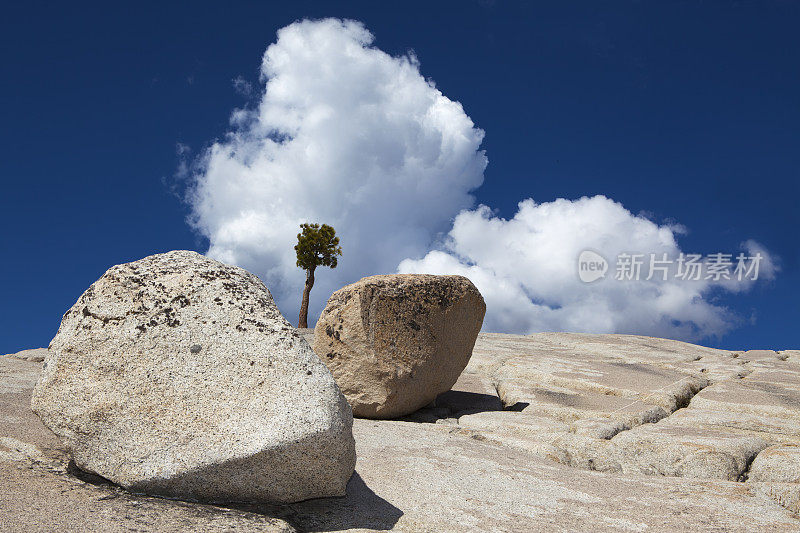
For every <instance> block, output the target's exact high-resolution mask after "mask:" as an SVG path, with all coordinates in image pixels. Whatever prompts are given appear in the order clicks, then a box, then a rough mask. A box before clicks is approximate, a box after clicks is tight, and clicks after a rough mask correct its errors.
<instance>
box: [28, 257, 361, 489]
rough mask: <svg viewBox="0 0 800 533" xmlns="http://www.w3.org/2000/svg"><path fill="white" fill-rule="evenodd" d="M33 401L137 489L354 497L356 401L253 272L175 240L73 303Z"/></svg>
mask: <svg viewBox="0 0 800 533" xmlns="http://www.w3.org/2000/svg"><path fill="white" fill-rule="evenodd" d="M32 407H33V410H34V411H35V412H36V414H38V415H39V417H40V418H41V420H42V421H43V422H44V424H45V425H46V426H47V427H49V428H50V429H51V430H52V431H53V432H54V433H55V434H56V435H58V436H59V437H60V438H61V439H62V441H63V442H64V444H65V445H66V447H67V448H68V450H69V451H70V453H71V455H72V458H73V460H74V461H75V463H76V464H77V466H78V467H80V468H81V469H83V470H86V471H89V472H93V473H96V474H99V475H100V476H103V477H105V478H107V479H109V480H111V481H113V482H115V483H118V484H119V485H122V486H123V487H126V488H128V489H131V490H133V491H137V492H145V493H152V494H159V495H168V496H177V497H188V498H197V499H202V500H217V501H219V500H247V501H277V502H293V501H299V500H305V499H308V498H317V497H325V496H342V495H344V494H345V485H346V483H347V481H348V479H349V478H350V476H351V474H352V472H353V469H354V466H355V447H354V446H355V444H354V441H353V435H352V413H351V410H350V407H349V406H348V404H347V402H346V400H345V398H344V396H342V394H341V392H340V391H339V389H338V387H337V386H336V383H335V382H334V379H333V377H332V376H331V373H330V372H329V371H328V369H327V368H326V367H325V365H323V364H322V363H320V361H319V359H318V358H317V357H316V355H315V354H314V352H313V351H312V350H311V348H310V346H309V345H308V343H307V342H306V341H305V340H304V339H302V338H301V337H300V336H299V335H298V334H297V333H296V332H295V330H294V328H292V327H291V326H290V325H289V323H288V322H287V321H286V320H285V319H284V318H283V316H281V314H280V312H279V311H278V308H277V307H276V306H275V303H274V301H273V299H272V296H271V295H270V292H269V290H267V288H266V287H265V286H264V284H263V283H262V282H261V281H260V280H259V279H258V278H257V277H256V276H254V275H252V274H250V273H249V272H247V271H245V270H242V269H241V268H236V267H232V266H228V265H224V264H222V263H219V262H217V261H214V260H211V259H209V258H206V257H203V256H201V255H199V254H196V253H194V252H187V251H175V252H169V253H166V254H159V255H154V256H150V257H146V258H144V259H142V260H139V261H135V262H133V263H128V264H124V265H118V266H115V267H112V268H111V269H109V270H108V271H107V272H106V273H105V274H104V275H103V276H102V277H101V278H100V279H99V280H98V281H97V282H95V283H94V284H93V285H92V286H91V287H90V288H89V289H88V290H87V291H86V292H85V293H84V294H83V295H82V296H81V297H80V298H79V299H78V302H77V303H76V304H75V305H74V306H73V307H72V308H71V309H70V310H69V311H67V313H66V314H65V315H64V318H63V320H62V322H61V327H60V328H59V330H58V334H57V335H56V336H55V338H54V339H53V341H52V342H51V344H50V349H49V350H48V352H47V356H46V360H45V363H44V370H43V373H42V375H41V378H40V380H39V382H38V383H37V385H36V388H35V390H34V393H33V398H32Z"/></svg>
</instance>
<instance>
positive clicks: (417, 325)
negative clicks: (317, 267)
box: [314, 274, 486, 418]
mask: <svg viewBox="0 0 800 533" xmlns="http://www.w3.org/2000/svg"><path fill="white" fill-rule="evenodd" d="M485 312H486V304H485V303H484V301H483V297H482V296H481V294H480V293H479V292H478V289H476V288H475V286H474V285H473V284H472V282H470V281H469V280H468V279H467V278H464V277H462V276H432V275H421V274H396V275H387V276H372V277H368V278H364V279H362V280H360V281H358V282H357V283H353V284H352V285H348V286H346V287H344V288H342V289H339V290H338V291H336V292H335V293H333V295H332V296H331V297H330V299H329V300H328V305H327V306H326V307H325V310H324V311H323V312H322V315H321V316H320V318H319V321H318V322H317V325H316V328H315V330H314V332H315V333H314V351H315V352H316V353H317V355H319V357H320V359H322V361H323V362H324V363H325V364H326V365H328V368H330V369H331V372H333V375H334V377H335V378H336V382H337V383H338V384H339V387H340V388H341V389H342V392H344V394H345V396H346V397H347V400H348V401H349V402H350V405H352V407H353V413H354V414H355V415H356V416H359V417H365V418H394V417H399V416H403V415H406V414H409V413H412V412H414V411H416V410H417V409H419V408H421V407H423V406H425V405H427V404H429V403H430V402H432V401H433V400H434V399H435V398H436V396H437V395H438V394H440V393H442V392H445V391H448V390H450V387H451V386H452V385H453V383H455V382H456V380H457V379H458V376H459V375H460V374H461V371H462V370H464V367H465V366H466V365H467V362H468V361H469V358H470V355H471V353H472V348H473V346H474V344H475V338H476V336H477V335H478V332H479V331H480V329H481V325H482V324H483V316H484V314H485Z"/></svg>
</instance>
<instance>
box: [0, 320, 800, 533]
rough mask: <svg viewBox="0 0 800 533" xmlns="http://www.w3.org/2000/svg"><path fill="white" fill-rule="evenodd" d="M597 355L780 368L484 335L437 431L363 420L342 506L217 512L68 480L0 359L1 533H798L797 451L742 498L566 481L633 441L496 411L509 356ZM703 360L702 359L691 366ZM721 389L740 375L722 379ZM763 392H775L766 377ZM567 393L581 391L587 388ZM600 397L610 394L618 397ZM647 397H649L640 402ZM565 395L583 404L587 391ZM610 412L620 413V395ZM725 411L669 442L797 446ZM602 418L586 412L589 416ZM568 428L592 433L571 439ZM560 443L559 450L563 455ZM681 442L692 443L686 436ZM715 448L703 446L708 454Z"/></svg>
mask: <svg viewBox="0 0 800 533" xmlns="http://www.w3.org/2000/svg"><path fill="white" fill-rule="evenodd" d="M589 353H593V354H594V356H595V357H596V356H601V355H602V356H603V357H608V358H612V357H614V354H617V356H619V357H622V358H624V359H627V360H629V361H634V360H638V361H639V362H640V363H641V364H643V365H645V366H647V367H649V366H651V365H652V366H653V367H661V365H662V364H663V365H665V366H672V365H673V364H674V365H677V366H679V367H680V366H683V365H684V364H687V365H689V367H690V368H694V369H695V370H697V371H698V372H699V371H701V370H702V369H703V368H706V369H710V368H712V363H713V362H714V361H717V362H716V363H714V366H716V365H717V363H718V364H719V367H718V368H721V367H727V366H728V365H729V364H730V365H736V366H741V367H742V368H741V369H740V370H743V373H747V372H750V371H751V370H752V369H753V368H754V365H756V364H758V365H766V366H770V365H772V364H773V363H772V362H770V361H769V360H767V362H764V361H763V360H762V361H761V362H757V361H754V360H750V359H749V358H748V357H744V354H741V353H739V354H738V355H737V353H731V352H716V351H713V350H707V349H705V348H700V347H693V346H691V345H686V344H683V343H674V342H672V341H661V340H659V339H649V340H646V339H644V338H628V337H624V336H588V337H587V336H583V335H580V336H578V335H567V334H559V335H542V336H539V335H533V336H529V337H522V336H510V335H503V336H499V335H491V334H481V335H480V336H479V338H478V343H477V346H476V350H475V355H474V356H473V359H472V360H471V362H470V364H469V366H468V367H467V369H466V371H465V372H464V373H463V374H462V375H461V377H460V378H459V380H458V382H457V383H456V385H455V386H454V390H453V391H451V392H448V393H446V394H443V395H441V396H439V398H437V400H436V404H435V405H436V406H435V407H432V408H426V409H423V410H421V411H419V412H418V413H415V415H422V414H423V413H428V414H431V413H432V412H436V413H439V414H443V415H445V417H444V418H442V417H439V418H438V419H437V418H435V417H432V418H434V419H435V420H436V421H437V422H439V423H437V424H421V423H413V422H406V421H387V420H363V419H358V420H355V423H354V427H353V432H354V434H355V435H356V441H357V442H356V447H357V452H358V463H357V467H356V474H355V475H353V476H352V478H351V479H350V482H349V484H348V488H347V496H346V497H344V498H323V499H314V500H308V501H304V502H299V503H294V504H282V505H267V504H258V505H252V504H248V505H235V506H229V507H219V506H214V505H200V504H196V503H186V502H181V501H174V500H166V499H161V498H149V497H145V496H139V495H135V494H130V493H127V492H124V491H122V490H120V489H118V488H117V487H116V486H114V485H110V484H104V483H97V481H96V480H95V481H94V482H92V480H87V479H86V478H84V477H76V476H75V475H74V474H72V473H70V471H69V469H67V468H66V466H67V460H68V454H67V451H66V450H65V449H64V448H63V446H62V445H61V443H60V442H59V441H58V440H57V439H56V438H55V436H54V435H53V434H52V433H50V432H49V431H48V430H47V429H46V428H45V427H44V426H43V425H42V424H41V422H40V421H39V419H38V418H37V417H36V416H35V415H34V414H33V413H32V412H31V411H30V409H29V407H28V406H29V403H30V395H31V388H32V387H33V385H34V383H35V382H36V377H37V375H38V373H39V371H40V369H41V367H42V365H41V363H33V362H29V361H24V360H20V359H15V358H11V357H4V356H0V478H2V480H3V482H2V483H0V531H3V532H6V531H8V532H28V531H78V530H80V531H92V532H94V531H97V532H108V531H133V530H136V531H141V532H145V531H147V532H150V531H152V532H157V531H247V532H251V531H252V532H255V531H294V530H295V528H296V529H297V530H300V531H353V532H362V531H383V530H392V531H414V532H417V531H437V532H467V531H476V530H480V531H497V532H506V531H508V532H517V531H525V532H528V531H530V532H538V531H542V532H547V531H592V532H598V533H599V532H606V531H610V532H619V531H687V532H688V531H691V532H698V531H702V532H721V531H725V532H728V531H736V532H750V531H759V532H761V531H774V532H780V533H785V532H789V531H800V520H798V518H797V516H798V515H797V513H798V512H800V484H798V483H793V482H789V481H782V482H778V481H775V480H778V479H794V478H791V477H783V475H784V474H783V473H781V472H782V471H786V472H787V473H790V472H791V471H790V469H791V468H793V466H792V465H790V464H789V463H790V462H793V461H794V459H793V458H792V457H794V450H792V449H791V448H789V447H787V448H782V449H779V448H775V449H774V450H775V453H773V452H770V448H768V449H766V450H764V451H763V452H761V453H760V454H759V456H757V457H756V460H755V461H754V462H753V465H752V467H751V469H750V479H749V480H748V481H747V482H746V483H745V482H741V481H726V480H723V479H695V478H693V477H689V476H688V475H684V476H683V477H671V476H662V475H642V473H635V472H631V473H625V472H622V471H612V470H609V471H606V472H596V471H595V472H592V471H589V470H586V469H583V468H571V467H569V466H567V464H568V463H569V457H568V453H567V452H568V450H567V447H566V445H567V444H570V443H567V441H566V440H564V439H566V438H567V437H568V436H570V435H571V436H572V437H573V438H574V439H577V440H574V441H573V442H572V443H571V444H574V445H577V444H578V443H579V442H588V441H589V440H591V441H596V442H601V443H605V444H606V445H607V446H609V447H610V446H613V444H611V442H610V439H608V438H596V437H590V436H589V435H590V434H594V433H595V432H596V433H597V434H599V433H600V431H599V429H601V428H602V427H603V426H604V425H605V426H606V427H607V428H612V429H614V428H615V427H616V429H617V430H618V432H619V434H620V435H624V434H625V433H627V432H629V431H632V430H631V429H623V428H621V427H620V426H615V424H617V422H614V420H613V419H611V418H602V419H598V421H596V422H595V421H592V420H591V419H589V418H580V416H581V414H582V413H584V411H583V410H582V409H577V410H576V411H575V412H574V414H576V415H577V416H578V417H579V418H576V419H575V420H574V421H573V422H569V421H559V420H556V419H554V418H551V417H548V416H542V415H537V414H536V413H531V412H530V411H528V412H526V411H524V409H523V410H522V411H497V410H494V409H500V408H501V407H502V406H501V405H498V402H499V401H500V399H499V397H498V396H497V393H496V392H495V390H494V386H493V385H492V381H493V380H494V379H495V378H493V377H492V376H493V375H494V370H497V369H499V368H501V367H503V366H505V363H504V360H505V359H506V358H508V357H509V356H511V355H515V354H516V355H518V356H523V357H528V358H530V359H532V360H533V359H543V358H548V357H550V358H551V361H553V360H554V359H570V360H581V359H586V358H588V357H589V355H588V354H589ZM734 355H737V357H734ZM697 356H700V357H701V359H700V360H698V361H694V359H695V358H696V357H697ZM644 361H649V362H647V363H645V362H644ZM737 361H738V362H737ZM745 361H747V362H745ZM552 364H555V362H553V363H552ZM695 365H699V366H695ZM587 368H588V367H587ZM506 370H507V369H506ZM728 370H733V369H730V368H729V369H728ZM524 371H525V370H522V372H524ZM701 373H702V374H703V375H705V374H706V373H707V372H701ZM725 374H730V372H727V373H726V372H719V373H718V375H725ZM639 375H640V374H639ZM751 375H752V374H751ZM517 377H518V378H521V375H518V376H517ZM562 377H564V376H562ZM583 377H584V378H585V379H586V383H587V384H590V383H598V381H597V379H599V378H600V377H601V376H599V375H597V374H595V373H593V372H587V374H586V375H585V376H583ZM737 379H738V378H737ZM742 379H746V378H742ZM762 379H763V382H764V383H767V382H768V381H767V380H768V379H770V378H769V377H768V376H766V375H764V376H762ZM571 385H572V386H574V387H579V386H580V385H579V384H577V381H575V382H573V383H572V384H571ZM606 385H607V386H609V388H610V389H609V390H610V391H614V390H616V389H615V387H614V384H613V383H608V382H607V383H606ZM651 386H652V385H651ZM713 387H714V385H711V386H707V387H706V389H709V388H713ZM564 388H569V387H564ZM645 388H646V386H645V385H644V384H642V385H641V386H640V387H639V390H643V389H645ZM762 388H763V387H762ZM569 390H573V391H575V394H577V395H580V394H581V391H583V390H586V389H579V390H576V389H571V388H570V389H569ZM631 390H632V389H631ZM702 392H703V391H701V393H702ZM648 394H649V393H648ZM648 394H644V395H642V396H641V397H640V399H641V400H645V399H646V398H647V396H648ZM608 397H609V398H610V399H611V400H612V401H613V398H615V395H614V394H609V396H608ZM570 398H572V397H570V396H568V397H565V398H564V400H569V399H570ZM527 399H528V400H532V399H534V398H532V397H531V396H528V397H527ZM544 399H547V398H544ZM544 399H543V400H544ZM549 399H550V400H551V401H552V400H553V398H552V397H550V398H549ZM573 399H574V398H573ZM729 399H730V400H731V401H730V402H729V404H728V405H726V406H725V408H726V409H725V411H726V412H727V413H729V414H728V415H726V416H725V417H723V416H722V414H723V411H714V412H715V413H718V414H719V416H718V415H717V414H712V412H710V411H709V412H706V413H705V414H704V415H702V416H700V415H693V416H692V417H691V418H686V419H684V420H683V421H682V422H681V423H676V424H675V426H674V427H679V426H682V425H683V427H687V428H691V427H698V428H701V429H702V427H703V426H704V425H705V424H708V425H709V426H711V427H714V428H716V429H718V430H720V431H722V430H724V428H726V427H728V428H729V429H730V430H731V433H737V432H741V433H739V434H740V435H751V434H753V433H754V432H757V431H760V430H764V431H763V433H765V434H766V435H768V437H767V440H773V439H776V438H778V437H779V436H780V435H782V433H781V432H786V431H788V432H791V431H793V430H792V429H791V428H792V424H793V422H792V421H791V420H788V419H785V420H786V423H785V425H781V419H767V420H766V422H765V423H764V425H763V426H758V425H756V424H758V420H759V419H758V417H757V416H753V418H749V417H750V416H751V415H745V414H743V411H742V410H744V409H749V408H750V406H749V405H747V404H746V403H739V402H746V401H747V397H746V396H745V395H740V396H737V397H731V398H729ZM631 401H633V400H631ZM684 402H685V399H684ZM691 403H692V402H690V406H689V407H684V408H680V409H678V410H677V411H675V412H674V413H672V414H669V415H667V417H666V419H662V421H659V422H657V423H645V424H644V425H641V426H637V427H650V428H652V429H653V430H658V428H659V426H660V425H661V424H662V423H665V422H668V421H669V420H670V419H671V418H675V417H679V416H681V413H689V412H692V411H704V409H695V408H694V407H692V406H691ZM775 403H777V402H775ZM530 405H532V404H529V405H528V406H527V407H530ZM681 405H682V404H681ZM762 405H763V404H762ZM506 407H514V408H515V409H520V408H522V407H523V406H522V404H515V405H509V406H506ZM596 412H597V409H594V410H586V411H585V416H594V413H596ZM632 412H635V410H632ZM582 421H584V422H582ZM734 423H735V424H734ZM732 424H733V425H732ZM736 424H738V425H736ZM470 428H474V429H470ZM573 428H575V429H576V430H577V429H580V430H581V431H582V433H581V434H580V435H579V434H578V433H573V432H572V430H573ZM634 429H635V428H634ZM554 435H556V436H557V435H560V436H561V437H560V438H561V439H562V440H558V439H554V440H553V436H554ZM687 436H689V432H688V430H687V433H686V434H685V435H683V436H681V435H677V437H678V438H680V439H683V438H685V437H687ZM606 437H608V434H607V433H606ZM668 438H671V437H668ZM580 439H583V440H580ZM549 442H554V444H549ZM715 446H716V444H714V443H709V444H708V446H707V449H709V450H713V449H714V447H715ZM776 446H777V445H776ZM698 448H702V446H700V447H698ZM767 452H770V453H767ZM549 453H553V454H554V455H549ZM762 454H766V455H764V456H763V458H762V459H763V460H764V469H763V472H764V474H765V477H764V478H763V479H767V480H772V481H754V480H753V477H754V476H755V475H756V471H757V470H758V469H760V468H761V467H759V466H758V465H759V462H760V460H759V457H761V455H762ZM780 455H782V456H784V457H786V458H789V460H781V459H779V458H778V457H779V456H780ZM561 459H563V460H561ZM559 463H561V464H559ZM780 463H784V464H785V465H786V468H783V466H780ZM587 466H588V465H587ZM775 467H778V468H777V469H776V468H775ZM653 473H655V472H653Z"/></svg>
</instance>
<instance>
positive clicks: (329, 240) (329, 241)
mask: <svg viewBox="0 0 800 533" xmlns="http://www.w3.org/2000/svg"><path fill="white" fill-rule="evenodd" d="M300 228H301V229H302V230H303V231H302V232H301V233H298V234H297V244H296V245H295V247H294V251H295V252H296V253H297V266H299V267H300V268H302V269H303V270H305V271H306V283H305V287H303V301H302V303H301V304H300V319H299V321H298V324H297V327H300V328H307V327H308V296H309V294H310V293H311V288H312V287H313V286H314V271H315V270H316V268H317V267H318V266H326V267H330V268H336V265H337V263H338V260H337V256H339V255H342V247H341V246H339V237H337V236H336V230H335V229H333V227H331V226H329V225H327V224H322V225H321V226H320V225H319V224H300Z"/></svg>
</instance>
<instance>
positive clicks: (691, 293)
mask: <svg viewBox="0 0 800 533" xmlns="http://www.w3.org/2000/svg"><path fill="white" fill-rule="evenodd" d="M684 231H685V229H684V228H682V227H681V226H673V225H659V224H656V223H654V222H652V221H651V220H649V219H647V218H644V217H642V216H635V215H633V214H632V213H631V212H629V211H628V210H627V209H625V208H624V207H623V206H622V205H621V204H619V203H617V202H614V201H613V200H611V199H609V198H606V197H604V196H595V197H592V198H580V199H578V200H574V201H571V200H565V199H558V200H555V201H553V202H547V203H541V204H537V203H536V202H534V201H533V200H531V199H528V200H525V201H523V202H520V204H519V210H518V211H517V213H516V214H515V215H514V217H513V218H511V219H510V220H505V219H502V218H499V217H497V216H494V215H493V213H492V211H491V210H490V209H489V208H488V207H486V206H483V205H481V206H479V207H478V208H477V209H474V210H465V211H463V212H461V213H460V214H459V215H458V216H457V217H456V219H455V223H454V224H453V228H452V230H451V231H450V233H449V234H448V238H447V239H446V243H445V246H444V247H443V249H442V250H434V251H431V252H429V253H428V254H426V255H425V256H424V257H423V258H422V259H419V260H414V259H406V260H405V261H403V262H401V264H400V266H399V269H398V270H399V271H400V272H406V273H410V272H415V273H430V274H440V273H454V274H462V275H464V276H467V277H469V278H470V279H471V280H472V281H473V282H474V283H475V285H476V286H477V287H478V289H479V290H480V291H481V293H482V294H483V295H484V298H485V299H486V304H487V316H486V320H485V322H484V329H486V330H489V331H503V332H516V333H531V332H537V331H576V332H591V333H638V334H648V335H655V336H662V337H673V338H680V339H689V340H696V339H701V338H706V337H710V336H721V335H723V334H724V333H725V332H726V331H728V330H730V329H731V328H732V327H734V326H735V325H736V324H737V322H738V318H737V317H735V316H734V315H732V314H731V313H730V312H729V311H728V310H727V309H725V308H724V307H721V306H718V305H715V304H713V303H711V302H710V301H709V298H708V297H709V296H710V295H711V294H712V293H713V291H715V290H720V291H722V290H728V291H734V292H738V291H743V290H747V289H749V288H750V287H751V286H752V284H753V283H754V281H753V280H752V277H753V273H751V274H750V275H749V276H742V281H739V280H738V279H736V277H735V276H733V272H734V271H735V267H736V255H737V254H733V255H734V257H732V258H730V259H731V262H732V263H733V265H732V266H730V267H728V268H727V269H725V270H727V271H728V272H730V274H729V275H730V277H732V278H733V279H730V280H727V279H725V278H720V279H719V280H715V279H713V277H712V278H711V279H706V276H708V275H709V270H708V268H707V267H704V268H703V270H702V274H701V276H700V278H701V279H700V280H696V281H694V280H686V279H683V278H682V277H676V274H678V270H677V269H678V259H679V258H680V254H681V250H680V248H679V246H678V244H677V242H676V234H679V233H683V232H684ZM584 250H592V251H595V252H596V253H599V254H600V255H602V256H603V257H604V258H605V259H606V260H607V261H608V263H609V271H608V273H607V274H606V276H605V277H604V278H601V279H599V280H597V281H595V282H593V283H584V282H582V281H581V280H580V278H579V276H578V263H577V261H578V256H579V255H580V253H581V252H582V251H584ZM715 252H716V251H715ZM721 252H725V251H721ZM742 253H744V254H745V256H746V257H750V256H754V255H755V254H756V253H761V254H762V257H763V259H762V261H761V263H760V266H759V274H758V277H759V278H760V279H765V278H771V277H773V276H774V273H775V270H776V268H777V267H776V265H775V264H774V260H773V258H772V257H771V256H770V255H769V253H768V252H767V251H766V250H765V249H764V248H763V247H761V246H760V245H758V243H756V242H754V241H747V242H745V243H743V252H742ZM620 254H628V255H630V256H633V255H634V254H636V255H643V257H641V258H640V259H641V261H642V265H641V274H640V277H639V280H638V281H637V280H635V279H633V280H617V279H616V266H617V264H618V257H620ZM650 254H655V256H654V259H655V260H657V261H662V260H664V258H665V256H664V254H666V262H663V263H656V265H657V266H662V267H664V268H666V269H667V271H666V280H665V279H664V277H665V274H664V273H662V272H661V271H658V270H657V271H654V276H653V277H652V278H651V279H650V280H647V279H646V278H647V277H648V275H649V272H650V266H651V265H650V260H651V256H650ZM623 257H624V256H623ZM704 259H705V257H704ZM750 264H751V263H750V262H749V261H746V265H747V266H749V265H750ZM690 277H691V276H690Z"/></svg>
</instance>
